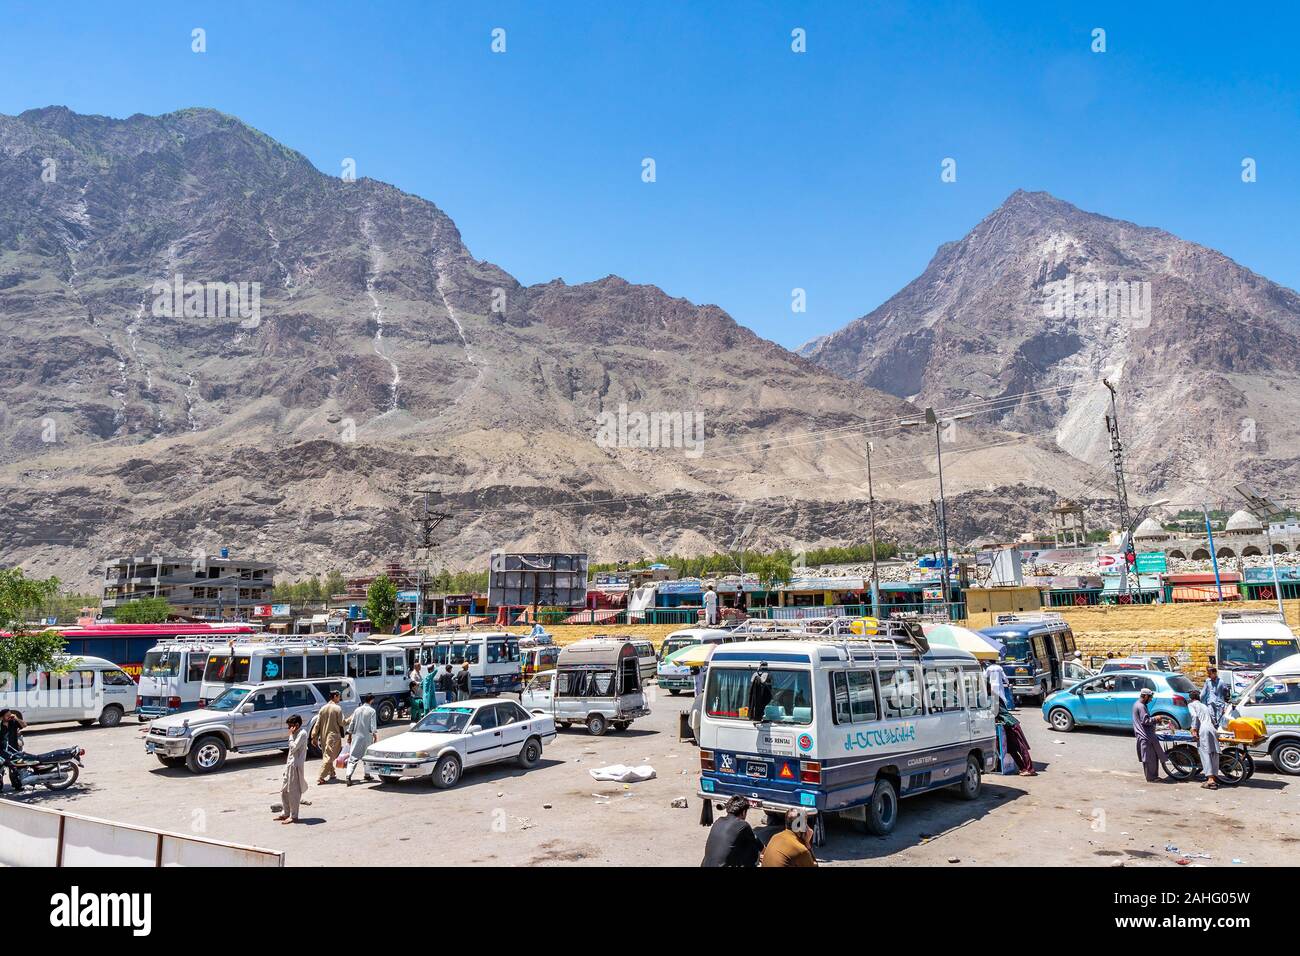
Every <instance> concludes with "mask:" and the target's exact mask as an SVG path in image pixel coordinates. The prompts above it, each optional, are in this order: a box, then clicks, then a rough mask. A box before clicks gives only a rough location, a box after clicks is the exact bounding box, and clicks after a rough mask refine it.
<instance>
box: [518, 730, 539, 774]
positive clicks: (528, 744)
mask: <svg viewBox="0 0 1300 956" xmlns="http://www.w3.org/2000/svg"><path fill="white" fill-rule="evenodd" d="M541 759H542V742H541V740H540V739H539V738H537V737H529V738H528V739H527V740H525V741H524V746H523V749H522V750H520V751H519V766H521V767H523V768H524V769H525V770H531V769H532V768H533V767H536V766H537V762H538V761H539V760H541Z"/></svg>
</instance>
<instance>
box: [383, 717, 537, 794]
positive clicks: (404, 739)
mask: <svg viewBox="0 0 1300 956" xmlns="http://www.w3.org/2000/svg"><path fill="white" fill-rule="evenodd" d="M554 739H555V720H554V719H553V718H551V717H546V716H534V715H533V714H530V713H528V711H526V710H524V709H523V708H522V707H520V706H519V705H518V704H517V703H515V702H514V701H513V700H506V699H503V698H489V699H486V700H466V701H461V702H459V703H454V704H443V705H442V706H441V707H436V708H434V709H433V710H431V711H429V713H427V714H425V715H424V718H423V719H422V720H421V721H420V722H419V723H418V724H416V725H415V726H413V727H412V728H411V729H410V730H408V731H406V732H405V733H401V734H398V735H397V736H395V737H389V738H388V739H387V740H382V741H380V742H378V743H376V744H374V745H372V746H371V747H370V748H369V749H367V750H366V754H365V756H364V757H363V758H362V761H363V762H364V764H365V771H366V773H368V774H374V775H375V776H377V777H379V779H380V780H382V781H384V782H385V783H393V782H395V781H397V780H401V779H402V778H403V777H430V778H432V780H433V785H434V786H435V787H437V788H438V789H440V790H444V789H446V788H447V787H452V786H455V784H456V782H457V781H458V780H460V775H461V773H462V772H463V771H465V770H466V769H468V768H470V767H479V766H482V765H484V764H489V763H497V762H498V761H501V760H517V761H519V765H520V766H521V767H524V768H525V769H527V768H530V767H533V766H536V764H537V762H538V761H539V760H541V759H542V745H543V744H547V743H550V742H551V741H552V740H554Z"/></svg>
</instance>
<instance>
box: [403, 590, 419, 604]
mask: <svg viewBox="0 0 1300 956" xmlns="http://www.w3.org/2000/svg"><path fill="white" fill-rule="evenodd" d="M397 603H398V604H419V603H420V592H419V591H398V592H397Z"/></svg>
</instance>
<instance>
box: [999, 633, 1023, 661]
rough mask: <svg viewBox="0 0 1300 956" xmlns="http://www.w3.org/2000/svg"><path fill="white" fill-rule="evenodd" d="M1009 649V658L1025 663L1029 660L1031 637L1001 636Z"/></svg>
mask: <svg viewBox="0 0 1300 956" xmlns="http://www.w3.org/2000/svg"><path fill="white" fill-rule="evenodd" d="M999 640H1001V641H1002V643H1003V644H1004V645H1005V646H1006V649H1007V660H1009V661H1013V662H1015V663H1017V664H1023V663H1024V662H1025V661H1027V660H1029V638H1027V637H1003V638H999Z"/></svg>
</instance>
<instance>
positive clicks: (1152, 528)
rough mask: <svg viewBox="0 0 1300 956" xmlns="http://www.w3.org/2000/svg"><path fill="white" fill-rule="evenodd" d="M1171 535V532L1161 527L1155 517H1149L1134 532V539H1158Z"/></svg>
mask: <svg viewBox="0 0 1300 956" xmlns="http://www.w3.org/2000/svg"><path fill="white" fill-rule="evenodd" d="M1167 537H1169V533H1168V532H1167V531H1165V529H1164V528H1162V527H1160V522H1159V521H1157V520H1156V519H1155V518H1147V519H1146V520H1145V521H1143V522H1142V523H1141V524H1140V525H1138V526H1137V528H1136V529H1135V530H1134V532H1133V540H1134V541H1144V540H1145V541H1158V540H1161V539H1163V538H1167Z"/></svg>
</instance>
